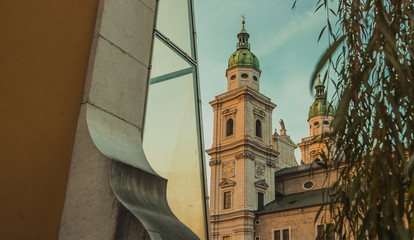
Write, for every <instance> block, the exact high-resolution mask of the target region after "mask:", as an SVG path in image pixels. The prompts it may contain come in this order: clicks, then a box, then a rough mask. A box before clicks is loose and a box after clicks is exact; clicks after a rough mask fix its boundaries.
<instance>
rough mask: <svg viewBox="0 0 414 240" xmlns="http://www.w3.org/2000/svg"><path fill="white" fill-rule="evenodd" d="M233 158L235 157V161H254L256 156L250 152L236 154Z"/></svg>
mask: <svg viewBox="0 0 414 240" xmlns="http://www.w3.org/2000/svg"><path fill="white" fill-rule="evenodd" d="M235 157H236V159H237V160H238V159H242V158H245V159H250V160H254V159H255V158H256V156H255V155H254V154H253V153H251V152H242V153H238V154H236V156H235Z"/></svg>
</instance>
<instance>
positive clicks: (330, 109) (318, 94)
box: [298, 74, 335, 164]
mask: <svg viewBox="0 0 414 240" xmlns="http://www.w3.org/2000/svg"><path fill="white" fill-rule="evenodd" d="M318 78H319V79H318V83H317V84H316V86H315V90H316V91H315V101H314V102H313V104H312V105H311V107H310V109H309V118H308V123H309V137H307V138H303V139H302V142H301V143H299V144H298V146H299V147H300V151H301V154H302V161H301V163H302V164H309V163H312V162H316V161H320V160H322V159H320V153H321V152H322V151H326V141H329V137H328V136H326V134H329V133H331V130H332V129H331V128H330V124H331V122H332V120H333V119H334V115H335V108H334V106H333V105H332V104H331V103H329V102H328V100H327V99H326V93H325V86H324V85H323V84H322V82H321V79H320V74H318ZM331 145H332V144H331Z"/></svg>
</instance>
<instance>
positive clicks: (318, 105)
mask: <svg viewBox="0 0 414 240" xmlns="http://www.w3.org/2000/svg"><path fill="white" fill-rule="evenodd" d="M316 115H335V108H334V106H333V105H331V104H330V103H329V102H328V101H326V100H325V99H316V100H315V102H314V103H313V104H312V106H311V107H310V109H309V118H311V117H313V116H316Z"/></svg>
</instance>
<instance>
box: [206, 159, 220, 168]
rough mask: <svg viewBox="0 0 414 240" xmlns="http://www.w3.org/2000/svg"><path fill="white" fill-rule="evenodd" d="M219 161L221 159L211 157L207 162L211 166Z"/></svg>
mask: <svg viewBox="0 0 414 240" xmlns="http://www.w3.org/2000/svg"><path fill="white" fill-rule="evenodd" d="M220 163H221V160H219V159H214V160H213V159H211V160H210V162H209V163H208V164H209V165H210V167H212V166H215V165H217V164H220Z"/></svg>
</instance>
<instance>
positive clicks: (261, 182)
mask: <svg viewBox="0 0 414 240" xmlns="http://www.w3.org/2000/svg"><path fill="white" fill-rule="evenodd" d="M254 186H255V187H257V188H261V189H264V190H266V189H267V188H268V187H269V184H267V183H266V181H265V180H264V179H262V180H259V181H257V182H255V183H254Z"/></svg>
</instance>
